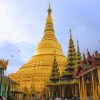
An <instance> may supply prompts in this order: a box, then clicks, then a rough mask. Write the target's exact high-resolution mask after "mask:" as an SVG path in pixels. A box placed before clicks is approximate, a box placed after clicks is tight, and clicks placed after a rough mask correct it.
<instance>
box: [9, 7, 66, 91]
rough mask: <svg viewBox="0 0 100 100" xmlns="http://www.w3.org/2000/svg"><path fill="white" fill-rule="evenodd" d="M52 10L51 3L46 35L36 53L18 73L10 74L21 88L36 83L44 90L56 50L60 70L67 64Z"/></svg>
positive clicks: (39, 89) (37, 89)
mask: <svg viewBox="0 0 100 100" xmlns="http://www.w3.org/2000/svg"><path fill="white" fill-rule="evenodd" d="M51 12H52V10H51V8H50V5H49V8H48V16H47V19H46V24H45V29H44V35H43V38H42V40H41V41H40V43H39V44H38V47H37V49H36V52H35V55H34V56H32V57H31V59H30V60H29V61H28V62H27V63H26V64H24V65H23V66H22V67H21V68H20V69H19V70H18V71H17V72H16V73H12V74H10V78H12V79H13V80H15V81H16V82H17V83H19V85H20V88H21V89H24V88H27V89H28V88H30V86H31V85H34V86H33V87H34V88H35V90H36V91H37V92H41V91H42V90H43V88H44V86H45V85H46V83H47V80H48V79H49V76H50V72H51V68H52V63H53V59H54V51H55V53H56V59H57V62H58V67H59V69H60V72H61V71H62V69H63V68H64V66H65V64H66V57H65V56H64V54H63V52H62V48H61V45H60V44H59V42H58V41H57V39H56V37H55V32H54V27H53V20H52V16H51Z"/></svg>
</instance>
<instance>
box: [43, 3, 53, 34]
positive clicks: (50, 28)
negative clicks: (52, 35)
mask: <svg viewBox="0 0 100 100" xmlns="http://www.w3.org/2000/svg"><path fill="white" fill-rule="evenodd" d="M51 12H52V10H51V6H50V3H49V8H48V16H47V19H46V24H45V30H44V32H45V33H46V32H48V31H52V32H54V27H53V20H52V16H51Z"/></svg>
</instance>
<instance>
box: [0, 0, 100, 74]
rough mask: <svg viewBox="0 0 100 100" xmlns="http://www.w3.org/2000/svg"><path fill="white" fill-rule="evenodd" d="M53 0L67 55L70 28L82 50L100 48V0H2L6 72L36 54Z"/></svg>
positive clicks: (1, 48) (0, 36) (1, 53)
mask: <svg viewBox="0 0 100 100" xmlns="http://www.w3.org/2000/svg"><path fill="white" fill-rule="evenodd" d="M49 2H50V3H51V8H52V16H53V21H54V28H55V34H56V37H57V39H58V41H59V42H60V44H61V45H62V48H63V51H64V54H65V55H67V49H68V39H69V29H70V28H71V29H72V34H73V39H74V43H75V45H76V41H77V40H78V41H79V44H80V50H81V52H85V53H86V49H87V48H88V49H89V50H90V52H91V53H93V52H94V51H95V50H98V51H100V11H99V9H100V0H0V58H4V59H9V65H8V69H7V72H6V73H11V72H16V71H17V70H18V69H19V68H20V67H21V65H23V64H24V63H26V62H27V61H28V60H29V59H30V57H31V56H33V55H34V53H35V49H36V46H37V44H38V43H39V41H40V40H41V38H42V36H43V31H44V26H45V20H46V17H47V9H48V4H49Z"/></svg>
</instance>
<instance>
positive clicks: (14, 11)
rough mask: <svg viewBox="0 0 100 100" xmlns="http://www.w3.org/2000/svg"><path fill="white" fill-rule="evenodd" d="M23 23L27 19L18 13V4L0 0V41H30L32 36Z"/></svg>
mask: <svg viewBox="0 0 100 100" xmlns="http://www.w3.org/2000/svg"><path fill="white" fill-rule="evenodd" d="M23 24H27V19H26V18H25V17H24V18H22V16H21V15H20V9H19V6H14V5H13V4H11V3H10V4H9V3H8V4H7V3H5V2H1V1H0V41H10V42H13V43H14V42H21V41H30V40H31V39H32V38H31V37H32V36H31V34H30V33H28V32H27V29H26V27H22V26H24V25H23Z"/></svg>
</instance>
